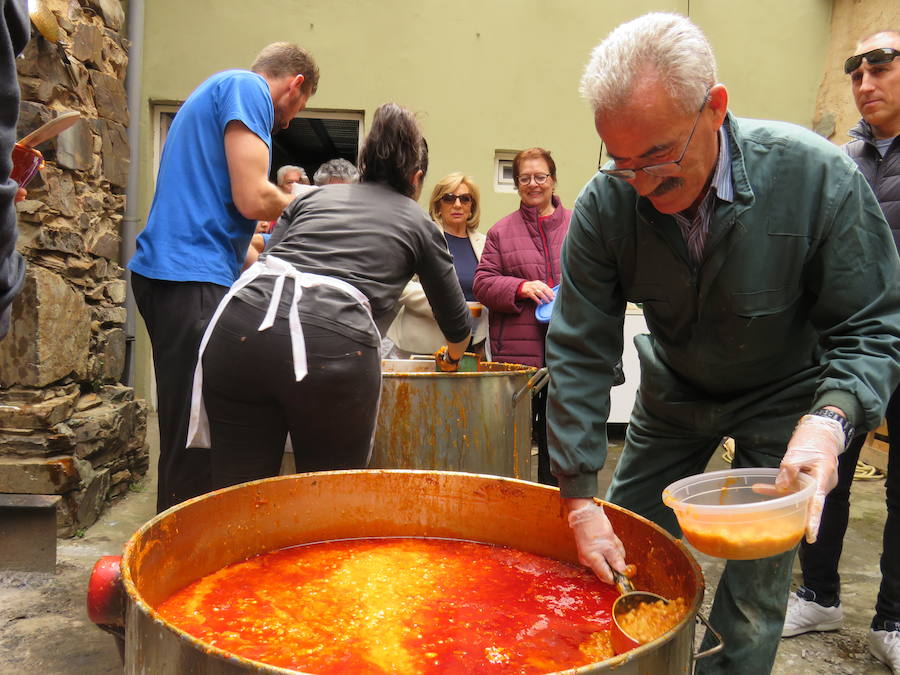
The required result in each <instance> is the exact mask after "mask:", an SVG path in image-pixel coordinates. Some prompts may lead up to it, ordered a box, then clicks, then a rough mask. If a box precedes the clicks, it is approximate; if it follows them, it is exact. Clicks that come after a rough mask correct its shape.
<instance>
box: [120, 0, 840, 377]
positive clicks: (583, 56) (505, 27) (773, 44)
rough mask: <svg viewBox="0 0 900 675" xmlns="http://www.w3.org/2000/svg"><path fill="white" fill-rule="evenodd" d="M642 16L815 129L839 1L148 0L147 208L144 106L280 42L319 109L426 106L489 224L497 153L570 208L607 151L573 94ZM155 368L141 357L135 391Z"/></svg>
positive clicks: (429, 125) (509, 198) (754, 102)
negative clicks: (662, 17) (511, 156)
mask: <svg viewBox="0 0 900 675" xmlns="http://www.w3.org/2000/svg"><path fill="white" fill-rule="evenodd" d="M648 11H673V12H678V13H681V14H685V15H688V16H690V17H691V18H692V19H693V20H694V21H695V22H696V23H697V24H698V25H699V26H700V27H701V28H702V29H703V30H704V31H705V32H706V33H707V35H708V36H709V38H710V41H711V43H712V45H713V48H714V49H715V51H716V54H717V58H718V61H719V78H720V80H721V81H722V82H724V83H725V84H726V85H728V88H729V92H730V101H731V108H732V110H733V111H734V112H735V113H736V114H738V115H743V116H749V117H764V118H773V119H782V120H788V121H791V122H796V123H798V124H802V125H804V126H810V125H811V121H812V117H813V112H814V107H815V102H816V92H817V89H818V87H819V84H820V81H821V73H822V70H821V69H822V63H823V62H824V60H825V54H826V49H827V46H828V40H829V28H830V20H831V0H790V2H785V1H784V0H740V1H738V0H680V1H679V0H670V1H668V2H667V1H665V0H653V1H651V0H632V1H631V2H621V1H620V0H554V1H552V2H551V1H548V0H458V1H457V2H454V3H447V2H437V1H436V0H415V1H414V0H260V1H258V2H246V0H190V1H189V2H188V1H185V0H150V1H148V2H146V17H145V31H144V35H145V38H144V66H143V74H142V77H143V84H142V91H143V101H144V103H145V105H144V106H143V108H142V110H140V111H133V113H135V114H136V113H139V114H140V120H141V125H142V127H141V128H142V141H141V155H142V160H141V172H142V185H143V189H142V193H141V205H142V208H141V213H142V216H143V217H145V216H146V212H147V209H148V207H149V203H150V198H151V196H152V183H151V176H152V156H153V153H152V145H151V142H152V138H151V133H150V132H151V130H150V117H149V115H150V107H151V103H153V102H159V101H181V100H184V99H185V98H186V97H187V96H188V95H189V94H190V92H191V91H192V90H193V89H194V88H195V87H196V86H197V85H198V84H199V83H200V82H201V81H202V80H203V79H205V78H206V77H208V76H209V75H211V74H212V73H214V72H217V71H219V70H224V69H227V68H235V67H247V66H248V65H249V64H250V62H251V61H252V59H253V57H254V56H255V54H256V53H257V52H258V51H259V49H260V48H261V47H262V46H264V45H265V44H268V43H270V42H273V41H276V40H289V41H293V42H296V43H297V44H300V45H302V46H304V47H306V48H308V49H309V50H310V51H311V52H312V53H313V54H314V55H315V57H316V59H317V61H318V63H319V67H320V70H321V82H320V86H319V91H318V94H317V95H316V96H315V97H313V98H312V99H311V101H310V104H309V107H310V108H311V109H327V110H333V109H338V110H341V109H346V110H362V111H364V112H365V115H366V126H368V123H369V120H370V118H371V114H372V112H373V111H374V109H375V108H376V107H377V106H378V105H379V104H381V103H383V102H385V101H390V100H393V101H397V102H399V103H401V104H403V105H405V106H407V107H409V108H411V109H412V110H414V111H416V112H417V113H419V115H420V118H421V121H422V125H423V127H424V130H425V133H426V136H427V137H428V142H429V146H430V150H431V167H430V170H429V176H428V179H427V180H426V184H425V194H426V195H427V194H429V193H430V190H431V188H432V186H433V185H434V182H435V181H436V180H437V179H439V178H440V177H441V176H443V175H445V174H447V173H449V172H450V171H457V170H459V171H464V172H466V173H468V174H470V175H472V176H473V177H474V178H475V181H476V182H477V183H478V184H479V186H480V187H481V190H482V213H483V215H482V223H481V229H482V230H487V229H488V228H489V227H490V225H491V224H493V223H494V222H495V221H496V220H498V219H499V218H500V217H502V216H503V215H505V214H507V213H509V212H510V211H512V210H514V209H515V208H517V207H518V196H517V195H516V194H514V193H498V192H495V191H494V190H493V189H492V185H493V172H494V152H495V150H520V149H523V148H526V147H531V146H534V145H540V146H543V147H545V148H547V149H549V150H550V151H551V152H552V154H553V156H554V158H555V160H556V163H557V169H558V179H559V186H558V193H559V194H560V196H561V198H562V200H563V203H564V204H565V205H566V206H568V207H571V206H572V203H573V202H574V200H575V197H576V196H577V194H578V192H579V191H580V189H581V187H582V186H583V185H584V184H585V182H586V181H587V180H588V179H589V178H590V177H591V175H592V174H593V173H594V171H595V170H596V167H597V160H598V156H597V155H598V151H599V146H600V141H599V139H598V138H597V136H596V133H595V132H594V129H593V121H592V117H591V113H590V110H589V107H588V105H587V103H586V102H585V101H583V100H582V99H581V98H580V96H579V94H578V85H579V79H580V77H581V72H582V70H583V68H584V65H585V63H586V62H587V60H588V57H589V54H590V51H591V49H592V48H593V47H594V46H595V45H596V44H597V43H598V42H599V41H600V40H602V39H603V37H605V36H606V35H607V34H608V33H609V32H610V31H611V30H612V29H613V28H615V26H617V25H618V24H619V23H621V22H623V21H627V20H629V19H632V18H634V17H637V16H639V15H641V14H644V13H646V12H648ZM423 201H424V200H423ZM142 338H145V336H142ZM139 342H140V343H143V346H142V347H141V351H142V352H143V353H144V354H147V353H148V350H147V347H146V340H145V339H139ZM148 361H149V358H146V359H144V362H145V363H146V362H148ZM139 363H140V359H139ZM148 377H149V366H146V365H145V366H144V368H143V370H141V369H140V366H139V372H138V373H137V383H136V384H137V386H138V388H139V391H141V393H142V394H146V393H147V386H146V383H147V382H148V381H149V380H147V378H148Z"/></svg>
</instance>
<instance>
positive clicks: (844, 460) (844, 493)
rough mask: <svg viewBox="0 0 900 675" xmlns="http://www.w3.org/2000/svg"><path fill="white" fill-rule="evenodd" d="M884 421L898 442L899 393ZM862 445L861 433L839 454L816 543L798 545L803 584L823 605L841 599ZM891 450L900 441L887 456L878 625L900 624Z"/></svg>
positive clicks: (895, 474) (897, 490)
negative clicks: (840, 569) (841, 569)
mask: <svg viewBox="0 0 900 675" xmlns="http://www.w3.org/2000/svg"><path fill="white" fill-rule="evenodd" d="M885 418H886V419H887V426H888V434H889V435H891V437H892V438H893V439H900V389H897V390H895V391H894V393H893V394H892V395H891V400H890V401H889V402H888V407H887V412H886V413H885ZM864 441H865V434H863V433H860V435H859V436H858V437H857V438H856V439H854V441H853V442H852V443H851V445H850V447H849V448H848V449H847V451H846V452H845V453H844V454H842V455H841V458H840V462H839V464H838V484H837V486H836V487H835V488H834V490H832V491H831V492H830V493H829V495H828V497H827V498H826V499H825V509H824V510H823V511H822V524H821V525H820V527H819V537H818V539H817V540H816V543H815V544H807V543H806V542H803V544H801V546H800V563H801V566H802V568H803V585H804V586H806V587H807V588H809V589H811V590H813V591H815V593H816V595H817V598H818V599H822V600H824V601H825V602H826V604H827V603H829V602H830V601H832V600H837V599H839V597H840V588H841V578H840V575H839V574H838V562H839V561H840V559H841V550H842V549H843V544H844V533H845V532H846V531H847V522H848V520H849V516H850V486H851V484H852V482H853V473H854V470H855V469H856V461H857V459H858V458H859V453H860V450H861V449H862V446H863V443H864ZM894 445H897V446H898V447H900V441H896V440H895V442H892V443H891V447H890V452H889V453H888V471H887V478H886V479H885V490H886V492H887V520H886V521H885V523H884V539H883V545H882V546H883V547H882V552H881V588H880V590H879V591H878V600H877V601H876V603H875V617H876V620H881V621H900V459H898V458H897V456H896V455H894V453H893V448H894Z"/></svg>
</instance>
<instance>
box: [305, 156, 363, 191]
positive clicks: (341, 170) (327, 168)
mask: <svg viewBox="0 0 900 675" xmlns="http://www.w3.org/2000/svg"><path fill="white" fill-rule="evenodd" d="M332 178H338V179H340V180H342V181H344V182H345V183H358V182H359V171H358V170H357V168H356V167H355V166H353V164H352V162H348V161H347V160H346V159H343V158H342V157H338V158H337V159H329V160H328V161H327V162H325V163H324V164H322V165H321V166H320V167H319V168H318V169H317V170H316V173H315V174H314V175H313V182H314V183H315V184H316V185H327V184H328V181H329V180H330V179H332Z"/></svg>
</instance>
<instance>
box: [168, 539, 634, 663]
mask: <svg viewBox="0 0 900 675" xmlns="http://www.w3.org/2000/svg"><path fill="white" fill-rule="evenodd" d="M616 596H617V592H616V589H615V588H613V587H612V586H610V585H608V584H604V583H603V582H601V581H600V580H598V579H597V578H596V577H595V576H594V575H593V573H591V572H590V571H589V570H587V569H585V568H582V567H577V566H575V565H570V564H567V563H562V562H559V561H556V560H552V559H550V558H545V557H542V556H538V555H534V554H531V553H526V552H524V551H519V550H515V549H510V548H505V547H500V546H492V545H488V544H479V543H474V542H468V541H457V540H448V539H425V538H386V539H352V540H341V541H331V542H321V543H316V544H309V545H303V546H296V547H292V548H287V549H282V550H279V551H273V552H270V553H266V554H263V555H259V556H257V557H254V558H251V559H249V560H247V561H245V562H242V563H237V564H234V565H230V566H228V567H225V568H223V569H221V570H219V571H218V572H215V573H213V574H210V575H208V576H206V577H204V578H202V579H199V580H198V581H196V582H194V583H192V584H190V585H189V586H187V587H185V588H183V589H182V590H180V591H178V592H177V593H175V594H174V595H173V596H172V597H170V598H169V599H167V600H166V601H165V602H163V603H162V604H161V605H160V607H159V608H158V612H159V613H160V615H161V616H162V617H163V618H164V619H165V620H167V621H169V622H171V623H173V624H175V625H176V626H178V627H179V628H181V629H182V630H184V631H186V632H187V633H190V634H191V635H193V636H195V637H197V638H199V639H201V640H203V641H205V642H207V643H209V644H211V645H214V646H216V647H218V648H221V649H224V650H226V651H228V652H232V653H234V654H237V655H239V656H242V657H245V658H248V659H254V660H257V661H262V662H264V663H267V664H270V665H274V666H280V667H283V668H291V669H294V670H299V671H302V672H306V673H315V674H317V675H329V674H332V673H355V674H375V673H399V674H405V673H416V674H420V673H421V674H428V673H466V674H471V673H504V674H505V673H548V672H554V671H558V670H564V669H566V668H574V667H577V666H582V665H587V664H589V663H595V662H597V661H603V660H605V659H607V658H611V657H612V656H613V652H612V648H611V646H610V643H609V628H610V623H611V618H610V617H611V614H610V612H611V608H612V604H613V602H614V601H615V599H616Z"/></svg>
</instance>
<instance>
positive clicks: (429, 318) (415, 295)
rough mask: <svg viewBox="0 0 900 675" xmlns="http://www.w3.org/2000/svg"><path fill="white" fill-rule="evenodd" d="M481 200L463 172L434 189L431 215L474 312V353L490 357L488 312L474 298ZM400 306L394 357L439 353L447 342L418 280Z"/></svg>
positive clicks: (481, 247) (480, 245)
mask: <svg viewBox="0 0 900 675" xmlns="http://www.w3.org/2000/svg"><path fill="white" fill-rule="evenodd" d="M480 197H481V195H480V192H479V190H478V186H477V185H476V184H475V181H474V180H472V178H471V177H469V176H466V175H464V174H462V173H459V172H455V173H451V174H448V175H447V176H444V177H443V178H442V179H441V180H439V181H438V183H437V185H435V186H434V190H432V192H431V199H430V200H429V202H428V213H429V214H430V215H431V218H432V219H433V220H434V222H435V223H437V225H438V226H439V227H440V228H441V229H442V230H443V232H444V238H445V239H446V240H447V248H448V249H449V250H450V253H451V254H452V255H453V266H454V268H455V269H456V276H457V277H458V278H459V285H460V287H461V288H462V291H463V295H465V297H466V300H467V301H468V302H469V303H470V307H472V314H473V319H472V322H473V329H472V344H471V346H470V347H469V350H468V351H474V352H477V353H479V354H480V355H481V356H482V357H486V356H487V354H486V353H485V351H486V344H487V343H486V339H487V330H488V318H487V309H486V308H482V307H481V306H480V305H479V304H478V303H477V302H475V295H474V294H473V293H472V282H473V280H474V278H475V268H476V267H478V261H479V260H481V252H482V250H484V241H485V237H484V235H483V234H481V233H480V232H478V223H479V220H480V217H481V214H480V210H479V208H478V204H479V202H480V201H481V199H480ZM398 303H399V304H400V305H401V309H400V312H399V314H397V318H396V319H395V320H394V323H393V324H392V325H391V327H390V330H388V333H387V336H388V337H389V338H390V339H391V341H392V342H393V343H394V346H395V347H396V351H395V352H394V355H396V356H402V357H407V356H409V355H410V354H431V353H433V352H434V351H435V350H437V349H439V348H440V347H441V345H443V344H444V339H443V337H442V334H441V331H440V329H438V326H437V323H435V320H434V314H433V313H432V311H431V305H430V304H428V300H427V298H426V297H425V292H424V291H423V290H422V284H420V283H419V281H418V279H415V278H414V279H413V280H412V281H410V282H409V283H408V284H407V285H406V288H405V289H404V290H403V293H402V295H401V296H400V300H399V301H398Z"/></svg>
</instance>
